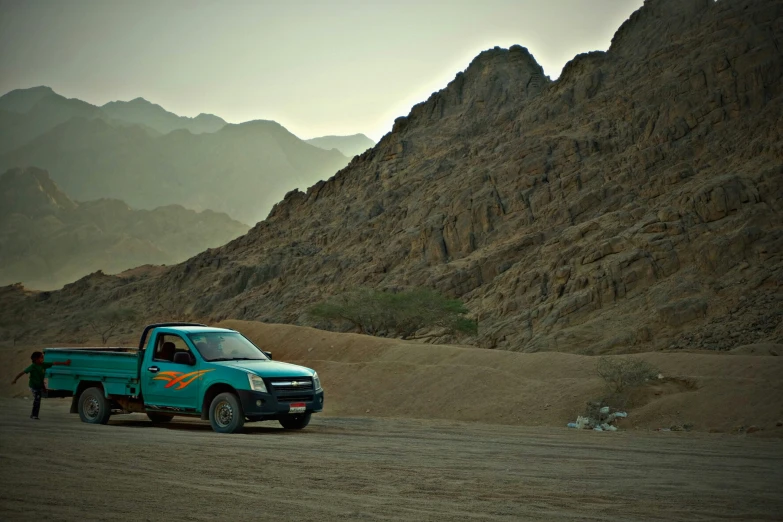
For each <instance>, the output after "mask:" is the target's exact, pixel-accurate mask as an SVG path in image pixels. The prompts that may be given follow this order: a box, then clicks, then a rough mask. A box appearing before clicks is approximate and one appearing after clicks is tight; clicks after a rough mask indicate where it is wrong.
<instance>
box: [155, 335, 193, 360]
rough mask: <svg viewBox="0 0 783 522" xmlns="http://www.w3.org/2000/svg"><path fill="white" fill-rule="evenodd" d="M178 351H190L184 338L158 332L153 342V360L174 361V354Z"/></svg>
mask: <svg viewBox="0 0 783 522" xmlns="http://www.w3.org/2000/svg"><path fill="white" fill-rule="evenodd" d="M179 352H190V348H188V345H187V344H186V343H185V340H184V339H183V338H182V337H180V336H179V335H174V334H160V335H158V339H157V340H156V342H155V355H154V356H153V357H152V360H153V361H161V362H174V355H175V354H177V353H179Z"/></svg>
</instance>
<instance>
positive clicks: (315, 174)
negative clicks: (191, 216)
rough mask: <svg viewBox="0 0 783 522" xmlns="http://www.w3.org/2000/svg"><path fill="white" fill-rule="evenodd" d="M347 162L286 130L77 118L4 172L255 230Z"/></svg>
mask: <svg viewBox="0 0 783 522" xmlns="http://www.w3.org/2000/svg"><path fill="white" fill-rule="evenodd" d="M347 163H348V159H347V158H346V157H345V156H343V155H342V154H340V153H339V152H338V151H335V150H331V151H325V150H322V149H319V148H317V147H314V146H312V145H309V144H307V143H305V142H303V141H302V140H300V139H299V138H297V137H296V136H294V135H293V134H291V133H290V132H288V131H287V130H286V129H285V128H284V127H282V126H281V125H280V124H278V123H275V122H272V121H253V122H247V123H243V124H239V125H226V126H224V127H223V128H221V129H220V130H219V131H217V132H214V133H203V134H192V133H191V132H189V131H187V130H176V131H173V132H170V133H168V134H165V135H161V136H152V135H150V133H148V132H146V131H145V130H144V129H142V128H141V127H137V126H128V127H122V126H115V125H112V124H111V123H110V122H107V121H106V120H104V119H100V118H94V119H85V118H71V119H69V120H68V121H66V122H65V123H62V124H60V125H58V126H57V127H55V128H53V129H51V130H50V131H48V132H46V133H44V134H43V135H41V136H38V137H37V138H35V139H33V140H32V141H30V142H29V143H27V144H26V145H23V146H22V147H19V148H17V149H15V150H13V151H11V152H7V153H5V154H0V171H2V170H4V169H9V168H14V167H25V166H35V167H40V168H43V169H46V170H47V171H49V173H50V174H51V176H52V179H53V180H54V181H55V182H56V183H57V184H58V185H59V186H61V187H62V188H63V190H65V192H66V193H67V194H69V195H70V196H71V197H73V198H75V199H77V200H89V199H97V198H115V199H121V200H123V201H125V202H126V203H127V204H128V205H130V206H132V207H134V208H144V209H152V208H155V207H158V206H161V205H168V204H179V205H183V206H185V207H187V208H191V209H194V210H206V209H211V210H215V211H219V212H225V213H227V214H229V215H230V216H232V217H233V218H236V219H239V220H241V221H243V222H246V223H255V222H257V221H259V220H261V219H263V218H264V217H266V215H267V214H268V213H269V210H270V209H271V208H272V205H274V203H276V202H277V201H279V200H280V199H281V198H282V197H283V196H284V195H285V194H286V193H287V192H288V191H290V190H292V189H294V188H296V187H301V188H305V187H307V186H309V185H312V184H313V183H315V182H316V181H319V180H323V179H326V178H328V177H330V176H332V175H333V174H334V173H335V172H337V171H338V170H339V169H340V168H342V167H344V166H345V165H346V164H347Z"/></svg>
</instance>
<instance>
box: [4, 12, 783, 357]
mask: <svg viewBox="0 0 783 522" xmlns="http://www.w3.org/2000/svg"><path fill="white" fill-rule="evenodd" d="M781 35H783V4H781V3H780V2H778V1H776V0H756V1H753V2H749V1H747V0H721V1H720V2H713V1H710V0H647V1H646V2H645V4H644V6H643V7H642V8H640V9H639V10H638V11H637V12H636V13H634V15H633V16H631V18H630V19H629V20H628V21H626V22H625V23H624V24H623V25H622V26H621V27H620V28H619V30H618V31H617V33H616V35H615V37H614V39H613V40H612V45H611V47H610V49H609V50H608V51H607V52H592V53H587V54H583V55H579V56H577V57H576V58H574V59H573V60H572V61H571V62H569V63H568V64H567V65H566V67H565V68H564V70H563V72H562V74H561V76H560V78H559V79H558V80H557V81H549V80H548V79H547V77H546V76H544V74H543V72H542V69H541V67H540V66H539V65H538V64H537V63H536V61H535V59H534V58H533V56H531V55H530V53H529V52H528V51H527V50H526V49H524V48H523V47H519V46H514V47H511V48H510V49H508V50H504V49H499V48H495V49H491V50H489V51H485V52H483V53H481V54H480V55H479V56H477V57H476V58H475V59H474V60H473V61H472V62H471V64H470V65H469V66H468V67H467V69H466V70H465V71H464V72H461V73H459V74H457V76H456V77H455V79H454V80H453V81H452V82H451V83H449V85H448V86H446V87H445V88H444V89H443V90H441V91H439V92H437V93H434V94H433V95H432V96H431V97H430V98H429V99H428V100H427V101H426V102H423V103H421V104H419V105H416V106H415V107H413V109H412V110H411V112H410V114H409V115H408V116H407V117H401V118H398V119H397V120H396V121H395V124H394V127H393V130H392V132H391V133H389V134H387V135H386V136H384V137H383V138H382V139H381V141H380V142H379V143H378V144H377V145H376V146H375V147H374V148H373V149H371V150H369V151H367V152H365V153H363V154H361V155H360V156H357V157H355V158H353V160H352V161H351V162H350V164H349V165H348V167H347V168H345V169H343V170H341V171H340V172H339V173H337V175H335V176H334V177H332V178H330V179H329V180H326V181H321V182H318V183H316V184H315V185H313V186H311V187H310V188H309V189H307V190H306V191H292V192H290V193H289V194H287V195H286V197H285V198H284V199H283V200H282V201H280V202H279V203H278V204H277V205H276V206H275V207H274V209H273V210H272V212H271V213H270V215H269V217H268V218H267V219H266V220H265V221H263V222H261V223H258V224H257V225H256V226H255V227H254V228H253V229H252V230H250V231H249V232H248V233H247V234H246V235H244V236H242V237H241V238H238V239H236V240H234V241H232V242H230V243H229V244H227V245H225V246H223V247H221V248H218V249H213V250H208V251H205V252H202V253H201V254H199V255H197V256H195V257H193V258H191V259H189V260H188V261H186V262H184V263H181V264H179V265H176V266H173V267H170V268H167V269H166V270H163V271H161V272H156V273H154V274H150V275H145V276H139V277H134V278H127V277H126V278H123V277H110V276H105V275H102V274H94V275H92V276H89V277H86V278H83V279H81V280H79V281H77V282H76V283H74V284H71V285H68V286H66V287H65V288H64V289H63V290H62V291H59V292H53V293H51V294H46V295H42V294H36V293H34V292H29V291H27V290H25V289H24V288H21V287H19V286H14V287H6V288H5V289H3V290H1V291H0V295H2V297H0V303H2V305H0V306H3V309H2V310H4V311H0V314H2V313H5V314H8V313H11V311H14V310H16V311H19V310H22V311H23V312H24V313H28V312H29V313H31V314H32V313H43V314H48V315H50V316H52V317H60V316H62V315H63V314H65V313H67V312H68V311H69V310H74V309H77V308H88V309H89V308H90V307H93V308H94V307H102V306H107V305H108V304H110V303H121V304H122V305H124V306H133V307H135V308H137V309H138V310H140V311H144V313H145V314H146V316H145V318H146V319H163V318H175V317H177V318H184V317H193V318H200V319H222V318H228V317H232V318H246V319H258V320H263V321H266V322H287V323H299V324H302V323H306V322H307V320H308V319H307V318H306V317H305V316H304V314H303V312H304V310H305V309H306V307H307V306H308V305H309V304H311V303H313V302H315V301H318V300H321V299H323V298H325V297H328V296H330V295H334V294H337V293H340V292H342V291H344V290H346V289H350V288H353V287H356V286H369V287H375V288H388V289H398V288H402V287H411V286H428V287H432V288H436V289H438V290H440V291H442V292H444V293H446V294H448V295H451V296H456V297H459V298H461V299H463V300H464V301H465V302H466V303H467V305H468V307H469V308H470V309H471V311H472V313H473V314H474V316H475V317H476V318H477V319H478V322H479V335H478V337H477V338H475V339H468V340H465V341H464V342H473V343H475V344H478V345H479V346H484V347H488V348H503V349H508V350H519V351H539V350H557V351H570V352H579V353H585V354H598V353H608V352H634V351H643V350H649V349H677V348H688V349H691V348H710V349H728V348H732V347H734V346H737V345H740V344H742V345H745V344H750V343H755V342H764V341H767V342H777V343H780V342H781V341H783V324H781V318H783V291H782V290H781V289H782V288H783V256H782V255H781V254H783V54H781V52H780V49H783V41H782V40H783V36H781ZM221 132H222V131H221ZM164 294H165V295H171V294H176V295H178V296H180V299H179V300H178V306H179V308H178V309H177V310H175V311H172V310H171V309H163V308H161V307H159V306H158V305H157V304H156V300H155V297H156V296H159V295H164ZM50 328H51V330H50V331H51V332H52V335H58V336H60V337H67V336H68V335H69V333H68V332H69V331H71V330H69V328H73V326H72V325H68V324H67V323H66V322H65V321H63V322H58V320H57V319H54V320H53V322H52V323H51V325H50ZM443 340H445V339H443Z"/></svg>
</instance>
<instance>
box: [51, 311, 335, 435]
mask: <svg viewBox="0 0 783 522" xmlns="http://www.w3.org/2000/svg"><path fill="white" fill-rule="evenodd" d="M44 358H45V360H46V361H47V362H54V361H59V360H66V359H71V361H72V362H71V365H70V366H55V367H52V368H51V369H49V370H48V376H49V389H50V395H51V394H55V395H59V396H69V395H71V396H73V403H72V408H71V411H72V412H74V413H76V412H78V413H79V415H80V417H81V419H82V420H83V421H84V422H90V423H99V424H105V423H106V422H108V419H109V416H110V415H112V414H116V413H131V412H143V413H146V414H147V416H148V417H149V418H150V419H151V420H152V421H153V422H159V423H160V422H168V421H170V420H171V419H172V418H173V417H174V416H175V415H183V416H192V417H198V418H201V419H204V420H209V421H210V423H211V425H212V428H213V429H214V430H215V431H216V432H219V433H235V432H237V431H240V430H241V429H242V427H243V425H244V423H245V422H253V421H264V420H277V421H278V422H280V424H281V425H282V426H283V427H284V428H287V429H302V428H304V427H305V426H307V424H308V423H309V422H310V416H311V414H313V413H316V412H320V411H322V410H323V401H324V392H323V388H322V387H321V382H320V379H319V378H318V374H317V373H316V372H315V371H314V370H312V369H310V368H305V367H303V366H298V365H294V364H288V363H283V362H278V361H274V360H272V358H271V354H270V353H269V352H264V351H262V350H260V349H259V348H258V347H256V346H255V345H254V344H253V343H252V342H250V341H249V340H248V339H247V338H246V337H244V336H243V335H242V334H241V333H239V332H237V331H235V330H228V329H224V328H213V327H208V326H205V325H200V324H192V323H162V324H154V325H149V326H147V327H146V328H145V330H144V333H143V334H142V336H141V340H140V341H139V347H138V349H136V350H134V349H127V348H111V349H107V348H103V349H101V348H96V349H62V348H47V349H46V350H45V351H44Z"/></svg>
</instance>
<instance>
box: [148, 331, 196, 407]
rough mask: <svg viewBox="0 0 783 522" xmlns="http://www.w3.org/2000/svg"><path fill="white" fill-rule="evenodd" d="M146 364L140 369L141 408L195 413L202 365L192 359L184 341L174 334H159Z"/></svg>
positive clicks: (193, 357)
mask: <svg viewBox="0 0 783 522" xmlns="http://www.w3.org/2000/svg"><path fill="white" fill-rule="evenodd" d="M148 349H149V348H148ZM179 354H183V355H179ZM184 354H187V355H184ZM146 361H147V362H146V363H145V364H144V365H143V366H142V369H141V379H142V392H143V394H144V405H145V406H148V407H152V408H157V409H162V410H173V411H182V412H188V411H196V410H197V409H198V406H199V404H198V400H199V397H200V392H201V379H200V376H201V374H202V373H204V372H203V371H201V369H200V366H201V365H202V364H203V363H201V362H200V361H199V360H198V358H196V357H195V356H194V355H193V353H192V351H191V349H190V347H189V346H188V343H187V342H185V339H183V338H182V337H180V336H179V335H177V334H171V333H159V334H158V336H157V339H156V340H155V344H154V352H153V353H152V357H146Z"/></svg>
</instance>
